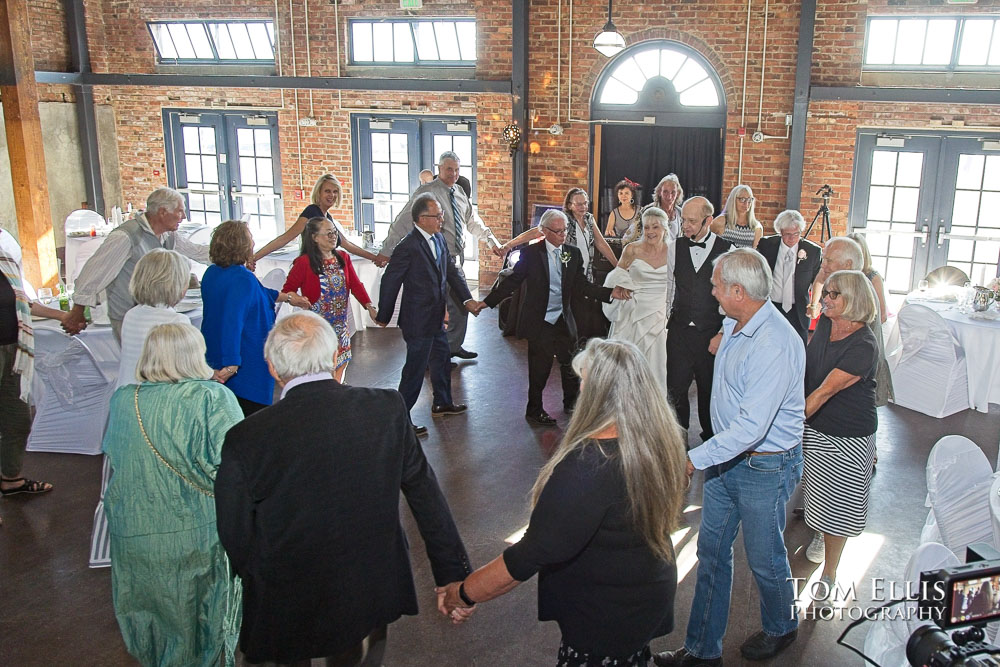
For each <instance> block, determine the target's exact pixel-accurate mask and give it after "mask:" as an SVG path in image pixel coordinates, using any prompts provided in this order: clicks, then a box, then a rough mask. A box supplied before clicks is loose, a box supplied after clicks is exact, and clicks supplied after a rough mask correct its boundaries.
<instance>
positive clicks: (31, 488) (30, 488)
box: [0, 477, 52, 496]
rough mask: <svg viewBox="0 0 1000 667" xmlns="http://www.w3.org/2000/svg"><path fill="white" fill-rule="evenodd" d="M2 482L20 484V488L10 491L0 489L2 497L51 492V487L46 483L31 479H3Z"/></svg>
mask: <svg viewBox="0 0 1000 667" xmlns="http://www.w3.org/2000/svg"><path fill="white" fill-rule="evenodd" d="M3 481H4V482H21V485H20V486H15V487H14V488H12V489H4V488H0V495H4V496H15V495H17V494H19V493H45V492H46V491H51V490H52V485H51V484H49V483H48V482H36V481H35V480H33V479H25V478H24V477H15V478H14V479H5V480H3Z"/></svg>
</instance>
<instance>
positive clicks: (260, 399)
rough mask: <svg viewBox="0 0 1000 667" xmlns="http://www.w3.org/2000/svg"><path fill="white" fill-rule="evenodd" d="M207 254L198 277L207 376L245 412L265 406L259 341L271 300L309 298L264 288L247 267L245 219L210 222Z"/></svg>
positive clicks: (268, 322)
mask: <svg viewBox="0 0 1000 667" xmlns="http://www.w3.org/2000/svg"><path fill="white" fill-rule="evenodd" d="M209 256H210V257H211V258H212V266H210V267H208V270H207V271H205V276H204V277H203V278H202V281H201V298H202V301H203V303H204V307H205V312H204V319H203V320H202V323H201V333H202V335H203V336H204V337H205V346H206V349H207V352H206V354H205V358H206V360H207V361H208V365H209V366H211V367H212V368H213V369H214V371H215V372H214V374H213V375H212V379H213V380H215V381H217V382H222V383H224V384H225V385H226V386H227V387H229V389H230V390H232V392H233V393H234V394H236V400H237V401H239V404H240V408H242V409H243V414H244V415H245V416H246V415H250V414H252V413H254V412H256V411H257V410H260V409H261V408H264V407H267V406H268V405H270V404H271V399H272V398H273V396H274V378H272V377H271V374H270V373H269V372H268V370H267V362H265V361H264V341H265V340H266V339H267V334H268V332H270V331H271V327H272V326H273V325H274V306H275V304H276V303H284V302H286V301H287V302H289V303H291V304H292V305H293V306H301V307H304V308H308V307H309V301H308V300H307V299H305V298H304V297H301V296H299V295H298V294H289V293H287V292H281V293H279V292H277V291H275V290H273V289H268V288H266V287H264V286H263V285H261V284H260V281H259V280H257V276H255V275H254V274H253V273H251V272H250V270H249V269H247V267H246V263H247V262H248V261H249V260H250V258H251V257H253V237H252V236H251V235H250V229H249V228H248V227H247V226H246V223H243V222H241V221H239V220H227V221H226V222H224V223H222V224H221V225H219V226H218V227H216V228H215V231H214V232H213V233H212V243H211V245H210V246H209Z"/></svg>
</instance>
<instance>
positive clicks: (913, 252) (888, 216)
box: [850, 131, 1000, 293]
mask: <svg viewBox="0 0 1000 667" xmlns="http://www.w3.org/2000/svg"><path fill="white" fill-rule="evenodd" d="M850 222H851V228H852V229H853V230H855V231H862V232H864V234H865V237H866V240H867V241H868V246H869V249H870V250H871V253H872V263H873V265H874V268H875V269H876V270H878V271H879V273H881V274H882V276H883V278H884V280H885V285H886V289H888V290H889V291H890V292H894V293H906V292H909V291H910V290H912V289H913V288H914V287H915V286H916V284H917V283H918V282H919V281H920V280H921V279H922V278H923V277H924V276H925V275H926V274H927V273H929V272H930V271H931V270H933V269H935V268H937V267H939V266H945V265H948V266H954V267H956V268H958V269H961V270H962V271H963V272H965V274H966V275H967V276H969V278H970V279H971V280H972V282H973V283H974V284H984V283H985V282H987V281H989V280H990V279H991V278H993V277H994V276H996V275H997V271H998V264H1000V137H981V136H976V137H966V136H952V135H944V134H940V135H932V134H917V135H912V134H903V133H899V134H886V133H884V132H883V133H876V132H874V131H871V132H868V131H863V132H861V133H859V137H858V144H857V154H856V160H855V174H854V187H853V188H852V202H851V220H850Z"/></svg>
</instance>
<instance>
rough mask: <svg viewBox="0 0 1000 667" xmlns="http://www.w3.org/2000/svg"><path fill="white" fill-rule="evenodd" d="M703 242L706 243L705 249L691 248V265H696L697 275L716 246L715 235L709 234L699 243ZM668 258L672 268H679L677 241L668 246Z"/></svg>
mask: <svg viewBox="0 0 1000 667" xmlns="http://www.w3.org/2000/svg"><path fill="white" fill-rule="evenodd" d="M678 238H680V237H678ZM702 241H704V243H705V247H704V248H699V247H697V246H694V247H692V248H691V263H692V264H694V270H695V273H697V272H698V271H701V265H702V264H704V263H705V258H706V257H708V253H710V252H712V247H713V246H714V245H715V234H713V233H712V232H709V233H708V236H706V237H705V238H703V239H702V240H701V241H699V243H701V242H702ZM667 258H668V259H669V261H670V266H677V243H676V241H675V242H674V243H668V244H667Z"/></svg>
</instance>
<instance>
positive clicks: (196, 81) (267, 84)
mask: <svg viewBox="0 0 1000 667" xmlns="http://www.w3.org/2000/svg"><path fill="white" fill-rule="evenodd" d="M35 80H36V81H37V82H38V83H49V84H71V85H87V86H183V87H202V88H285V89H288V90H294V89H299V90H398V91H411V92H423V93H500V94H505V95H510V94H511V90H512V85H511V82H510V80H509V79H507V80H502V81H488V80H482V79H383V78H368V77H335V76H274V75H263V76H259V75H245V74H102V73H97V72H35Z"/></svg>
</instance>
